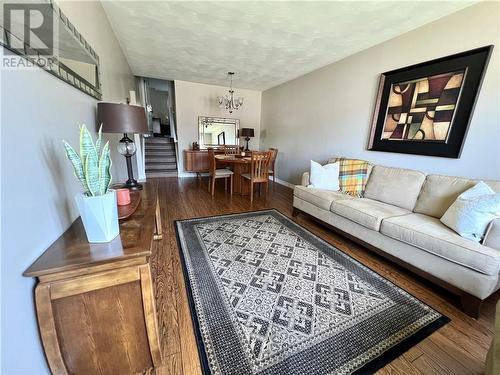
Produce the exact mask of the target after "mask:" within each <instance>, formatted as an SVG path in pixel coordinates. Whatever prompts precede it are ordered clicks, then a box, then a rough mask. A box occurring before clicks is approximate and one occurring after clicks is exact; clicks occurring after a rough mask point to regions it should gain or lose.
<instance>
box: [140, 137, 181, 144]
mask: <svg viewBox="0 0 500 375" xmlns="http://www.w3.org/2000/svg"><path fill="white" fill-rule="evenodd" d="M145 142H146V144H153V143H159V144H173V143H174V139H173V138H163V137H148V138H145Z"/></svg>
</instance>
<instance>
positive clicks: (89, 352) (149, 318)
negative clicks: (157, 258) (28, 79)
mask: <svg viewBox="0 0 500 375" xmlns="http://www.w3.org/2000/svg"><path fill="white" fill-rule="evenodd" d="M141 194H142V198H141V203H140V204H139V207H138V209H137V211H136V212H135V213H134V214H133V215H132V216H130V217H129V218H128V219H126V220H124V221H123V222H121V223H120V235H119V236H118V237H117V238H115V239H114V240H113V241H111V242H109V243H105V244H90V243H88V242H87V239H86V236H85V232H84V229H83V225H82V222H81V220H80V219H78V220H76V221H75V222H74V223H73V224H72V225H71V227H70V228H69V229H68V230H67V231H66V232H65V233H64V234H63V235H62V236H61V237H60V238H59V239H58V240H56V242H54V243H53V244H52V245H51V246H50V247H49V249H47V250H46V251H45V252H44V253H43V254H42V255H41V256H40V258H38V259H37V260H36V261H35V263H33V264H32V265H31V266H30V267H29V268H28V269H27V270H26V272H25V273H24V275H25V276H30V277H36V278H37V279H38V283H37V286H36V288H35V300H36V309H37V318H38V325H39V328H40V335H41V338H42V342H43V347H44V350H45V354H46V357H47V361H48V363H49V366H50V369H51V371H52V373H53V374H131V373H136V372H141V371H143V370H145V369H147V368H150V367H157V366H160V365H161V351H160V344H159V335H158V323H157V318H156V309H155V301H154V295H153V283H152V279H151V270H150V265H149V257H150V255H151V246H152V244H153V241H154V240H155V239H159V238H161V222H160V211H159V204H158V196H157V195H158V194H157V184H151V183H146V184H145V186H144V190H143V191H142V193H141Z"/></svg>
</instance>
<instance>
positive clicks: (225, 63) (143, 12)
mask: <svg viewBox="0 0 500 375" xmlns="http://www.w3.org/2000/svg"><path fill="white" fill-rule="evenodd" d="M470 4H471V2H464V1H457V2H455V1H435V2H434V1H424V2H422V1H398V2H391V1H362V2H361V1H345V2H344V1H341V2H212V1H204V2H168V1H103V7H104V9H105V11H106V14H107V15H108V18H109V20H110V22H111V25H112V27H113V29H114V31H115V34H116V36H117V37H118V40H119V41H120V44H121V46H122V49H123V51H124V53H125V55H126V57H127V60H128V62H129V64H130V67H131V69H132V71H133V72H134V74H136V75H140V76H145V77H153V78H163V79H178V80H185V81H193V82H202V83H209V84H217V85H227V78H226V72H228V71H234V72H236V77H235V79H234V86H235V87H238V88H248V89H255V90H264V89H268V88H270V87H273V86H276V85H278V84H280V83H283V82H286V81H288V80H290V79H293V78H296V77H298V76H301V75H303V74H306V73H309V72H311V71H313V70H315V69H317V68H320V67H322V66H325V65H327V64H329V63H332V62H334V61H337V60H340V59H342V58H344V57H346V56H349V55H352V54H353V53H355V52H358V51H361V50H363V49H366V48H368V47H371V46H373V45H375V44H378V43H380V42H382V41H384V40H387V39H390V38H393V37H395V36H397V35H399V34H402V33H404V32H406V31H409V30H412V29H414V28H416V27H419V26H421V25H423V24H426V23H428V22H431V21H433V20H436V19H438V18H441V17H444V16H446V15H447V14H450V13H452V12H455V11H457V10H459V9H462V8H464V7H466V6H469V5H470ZM408 48H409V49H410V48H411V46H408Z"/></svg>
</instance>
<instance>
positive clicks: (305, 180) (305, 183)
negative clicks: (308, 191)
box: [300, 172, 309, 186]
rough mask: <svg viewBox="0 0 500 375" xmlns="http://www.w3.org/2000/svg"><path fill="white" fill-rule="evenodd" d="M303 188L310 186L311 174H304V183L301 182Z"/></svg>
mask: <svg viewBox="0 0 500 375" xmlns="http://www.w3.org/2000/svg"><path fill="white" fill-rule="evenodd" d="M300 184H301V185H302V186H308V185H309V172H304V173H302V181H301V182H300Z"/></svg>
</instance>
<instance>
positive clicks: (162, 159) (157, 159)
mask: <svg viewBox="0 0 500 375" xmlns="http://www.w3.org/2000/svg"><path fill="white" fill-rule="evenodd" d="M148 163H177V159H176V158H175V155H173V156H165V155H160V156H150V155H146V164H148Z"/></svg>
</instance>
